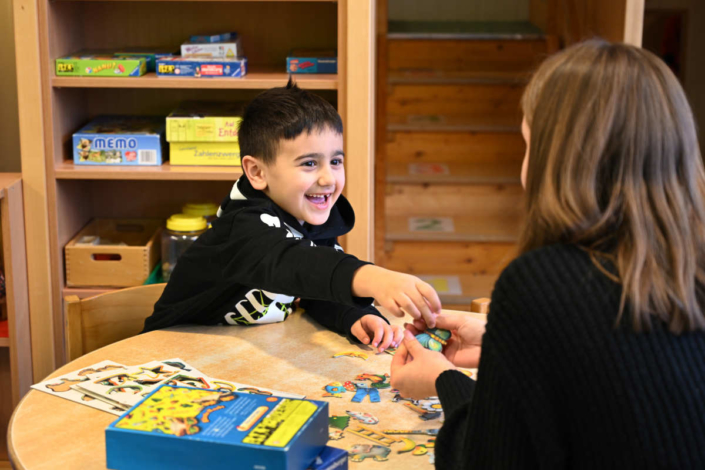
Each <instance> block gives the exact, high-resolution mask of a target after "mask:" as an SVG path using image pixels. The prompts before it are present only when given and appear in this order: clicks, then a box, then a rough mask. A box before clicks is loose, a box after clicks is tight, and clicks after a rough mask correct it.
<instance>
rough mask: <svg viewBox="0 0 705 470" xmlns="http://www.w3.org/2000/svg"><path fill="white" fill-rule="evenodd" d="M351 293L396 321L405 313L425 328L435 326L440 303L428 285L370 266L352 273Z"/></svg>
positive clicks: (400, 274) (394, 272)
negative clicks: (373, 303) (368, 300)
mask: <svg viewBox="0 0 705 470" xmlns="http://www.w3.org/2000/svg"><path fill="white" fill-rule="evenodd" d="M352 293H353V295H355V296H358V297H372V298H374V299H375V300H376V301H377V302H379V304H380V305H381V306H382V307H384V308H386V309H387V310H389V311H390V312H391V313H392V314H393V315H396V316H397V317H403V316H404V312H406V313H408V314H409V315H411V316H412V317H413V318H414V319H417V320H420V319H423V321H424V322H425V323H426V325H428V326H429V328H434V327H435V326H436V314H440V313H441V301H440V299H439V298H438V294H437V293H436V291H435V290H434V289H433V287H431V286H430V285H429V284H427V283H426V282H424V281H422V280H421V279H419V278H418V277H416V276H412V275H410V274H402V273H398V272H396V271H390V270H388V269H384V268H380V267H379V266H374V265H372V264H368V265H365V266H363V267H361V268H360V269H358V270H357V271H356V272H355V275H354V276H353V282H352Z"/></svg>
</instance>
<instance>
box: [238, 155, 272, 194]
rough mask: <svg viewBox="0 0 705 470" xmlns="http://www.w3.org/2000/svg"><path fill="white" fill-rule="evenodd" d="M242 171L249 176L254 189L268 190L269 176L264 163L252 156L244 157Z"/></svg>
mask: <svg viewBox="0 0 705 470" xmlns="http://www.w3.org/2000/svg"><path fill="white" fill-rule="evenodd" d="M242 171H244V172H245V175H247V179H248V180H250V184H251V185H252V187H253V188H255V189H258V190H260V191H264V190H265V189H267V176H266V175H265V171H266V168H265V166H264V163H262V162H261V161H260V160H258V159H256V158H255V157H253V156H251V155H245V156H244V157H242Z"/></svg>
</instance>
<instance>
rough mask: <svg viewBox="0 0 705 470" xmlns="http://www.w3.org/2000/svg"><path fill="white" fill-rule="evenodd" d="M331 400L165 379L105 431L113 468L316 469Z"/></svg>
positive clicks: (326, 430)
mask: <svg viewBox="0 0 705 470" xmlns="http://www.w3.org/2000/svg"><path fill="white" fill-rule="evenodd" d="M327 440H328V404H327V403H325V402H320V401H311V400H299V399H292V398H282V397H275V396H263V395H248V394H240V393H237V392H224V391H215V390H203V389H198V388H191V387H173V386H168V385H162V386H161V387H159V388H158V389H156V390H155V391H154V392H152V393H151V394H150V395H148V396H147V397H146V398H145V399H144V400H142V401H141V402H140V403H138V404H137V405H135V406H134V407H132V408H131V409H130V410H128V412H127V413H125V414H124V415H123V416H121V417H120V418H119V419H118V420H117V421H115V422H113V423H112V424H110V426H108V428H107V429H106V430H105V444H106V453H107V464H108V468H110V469H113V470H126V469H130V470H132V469H172V468H208V469H232V468H238V469H242V470H274V469H277V470H280V469H281V470H289V469H292V470H293V469H296V470H299V469H303V468H308V467H309V466H310V465H311V464H313V462H314V461H315V459H316V457H317V456H318V455H319V454H320V453H321V451H322V450H323V449H324V447H325V445H326V442H327Z"/></svg>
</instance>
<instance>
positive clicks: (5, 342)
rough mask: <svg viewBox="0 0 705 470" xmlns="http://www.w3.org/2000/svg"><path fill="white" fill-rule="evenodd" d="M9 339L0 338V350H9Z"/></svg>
mask: <svg viewBox="0 0 705 470" xmlns="http://www.w3.org/2000/svg"><path fill="white" fill-rule="evenodd" d="M9 347H10V338H0V348H9Z"/></svg>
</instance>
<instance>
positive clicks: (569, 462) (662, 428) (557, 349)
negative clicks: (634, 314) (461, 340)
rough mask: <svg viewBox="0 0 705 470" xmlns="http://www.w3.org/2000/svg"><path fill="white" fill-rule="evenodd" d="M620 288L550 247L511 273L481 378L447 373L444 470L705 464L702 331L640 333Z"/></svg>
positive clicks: (442, 390) (442, 380)
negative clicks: (621, 307) (621, 312)
mask: <svg viewBox="0 0 705 470" xmlns="http://www.w3.org/2000/svg"><path fill="white" fill-rule="evenodd" d="M620 295H621V287H620V285H619V284H617V283H615V282H613V281H611V280H610V279H609V278H608V277H607V276H606V275H604V274H603V273H602V272H601V271H600V270H599V269H598V268H597V267H595V265H594V264H593V263H592V261H591V259H590V257H589V256H588V254H587V253H586V252H584V251H583V250H580V249H579V248H577V247H574V246H569V245H553V246H548V247H544V248H540V249H537V250H534V251H532V252H529V253H526V254H524V255H522V256H520V257H519V258H517V259H516V260H515V261H514V262H512V263H511V264H510V265H509V266H508V267H507V269H505V270H504V272H503V273H502V275H501V276H500V278H499V280H498V281H497V284H496V286H495V289H494V292H493V293H492V304H491V308H490V310H491V313H490V315H489V317H488V323H487V330H486V333H485V336H484V338H483V345H482V358H481V361H480V368H479V371H478V381H477V383H475V382H474V381H473V380H471V379H468V378H467V377H466V376H464V375H463V374H461V373H459V372H456V371H446V372H444V373H443V374H441V375H440V376H439V378H438V379H437V381H436V388H437V389H438V394H439V397H440V399H441V403H442V405H443V409H444V410H445V412H446V420H445V423H444V425H443V427H442V429H441V431H440V433H439V435H438V441H437V444H436V468H438V469H443V470H447V469H460V468H472V469H505V468H522V469H523V468H529V469H530V468H543V469H554V468H584V469H598V470H604V469H608V468H610V469H611V468H614V469H655V468H659V469H691V468H692V469H696V468H697V469H705V333H703V332H696V333H686V334H682V335H679V336H676V335H673V334H671V333H669V332H668V328H667V326H666V325H665V324H663V323H660V322H658V321H654V322H653V328H652V331H651V332H648V333H636V332H634V330H633V329H632V328H631V327H630V314H629V313H628V312H625V315H624V318H623V320H622V321H621V322H620V324H619V326H615V322H616V318H617V313H618V310H619V302H620Z"/></svg>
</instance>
